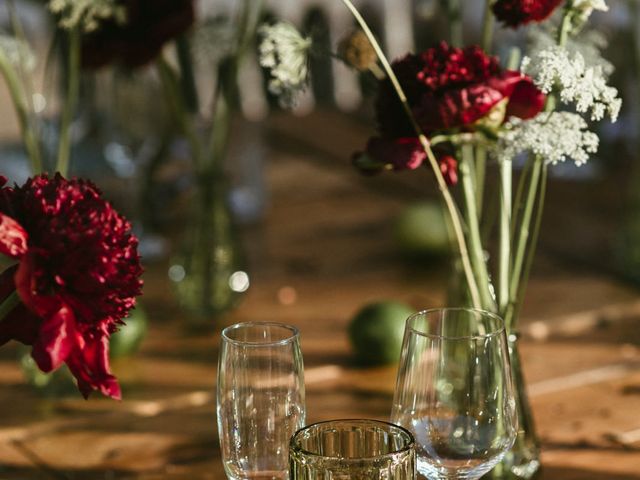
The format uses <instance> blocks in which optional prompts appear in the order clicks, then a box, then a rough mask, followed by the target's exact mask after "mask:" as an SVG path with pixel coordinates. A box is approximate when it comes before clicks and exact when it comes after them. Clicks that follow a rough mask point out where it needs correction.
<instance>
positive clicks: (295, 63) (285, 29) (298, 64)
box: [258, 22, 311, 107]
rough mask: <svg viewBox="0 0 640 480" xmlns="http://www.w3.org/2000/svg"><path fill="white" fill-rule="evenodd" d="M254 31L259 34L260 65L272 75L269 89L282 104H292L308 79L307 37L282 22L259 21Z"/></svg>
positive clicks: (309, 45) (309, 42) (308, 42)
mask: <svg viewBox="0 0 640 480" xmlns="http://www.w3.org/2000/svg"><path fill="white" fill-rule="evenodd" d="M258 34H259V35H260V36H261V37H262V41H261V42H260V47H259V51H260V65H262V66H263V67H265V68H267V69H269V71H270V73H271V77H272V78H271V80H270V81H269V91H270V92H271V93H273V94H274V95H277V96H278V97H279V99H280V103H281V104H282V105H283V106H286V107H289V106H292V105H294V104H295V100H296V96H297V94H298V93H300V92H302V91H303V90H304V89H305V88H306V86H307V83H308V78H309V66H308V54H309V49H310V48H311V39H310V38H306V37H303V36H302V35H301V34H300V32H298V30H297V29H296V28H295V27H294V26H293V25H291V24H289V23H285V22H278V23H276V24H274V25H263V26H262V27H260V29H259V30H258Z"/></svg>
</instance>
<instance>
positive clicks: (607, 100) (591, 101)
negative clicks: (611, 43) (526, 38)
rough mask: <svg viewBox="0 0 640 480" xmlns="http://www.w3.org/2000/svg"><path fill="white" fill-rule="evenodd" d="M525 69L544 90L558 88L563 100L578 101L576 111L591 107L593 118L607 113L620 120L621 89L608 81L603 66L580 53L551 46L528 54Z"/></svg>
mask: <svg viewBox="0 0 640 480" xmlns="http://www.w3.org/2000/svg"><path fill="white" fill-rule="evenodd" d="M522 71H523V72H526V73H528V74H530V75H531V76H532V77H533V78H534V82H535V83H536V85H537V86H538V87H539V88H540V90H542V91H543V92H545V93H550V92H551V91H553V90H554V89H555V90H557V92H558V93H559V96H560V100H561V101H562V102H564V103H573V104H575V108H576V111H578V112H580V113H585V112H588V111H590V112H591V119H592V120H602V119H603V118H604V116H605V114H608V115H609V117H610V118H611V121H612V122H615V121H616V120H617V118H618V114H619V112H620V107H621V106H622V100H621V99H620V98H619V97H618V90H617V89H616V88H614V87H611V86H609V85H608V83H607V81H608V76H607V75H606V74H605V72H604V69H603V67H602V66H601V65H595V66H588V65H587V64H586V62H585V59H584V57H583V56H582V54H581V53H579V52H574V53H573V54H570V53H569V52H568V50H567V49H566V48H562V47H558V46H553V47H549V48H547V49H546V50H543V51H541V52H538V53H537V55H536V56H535V57H534V58H530V57H525V58H524V59H523V62H522Z"/></svg>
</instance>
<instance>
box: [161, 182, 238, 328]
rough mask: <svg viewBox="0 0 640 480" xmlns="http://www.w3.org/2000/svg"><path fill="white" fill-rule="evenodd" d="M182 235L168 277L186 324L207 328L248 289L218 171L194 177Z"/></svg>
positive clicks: (226, 198)
mask: <svg viewBox="0 0 640 480" xmlns="http://www.w3.org/2000/svg"><path fill="white" fill-rule="evenodd" d="M198 182H199V185H198V191H197V193H196V195H195V201H194V203H193V206H192V208H193V210H192V215H191V217H190V219H189V222H188V225H187V227H186V231H185V232H184V236H183V237H184V239H183V242H182V246H181V247H180V249H179V251H178V252H177V253H176V254H175V255H174V257H173V259H172V261H171V266H170V268H169V277H170V279H171V280H172V281H173V282H174V284H175V289H176V293H177V297H178V302H179V303H180V305H181V306H182V307H183V308H184V309H185V311H186V312H187V313H188V315H187V317H188V326H189V327H191V328H207V327H211V326H213V325H214V322H215V320H216V319H217V318H218V317H220V316H221V315H223V314H224V313H226V312H228V311H229V310H231V309H232V308H234V307H235V306H237V305H238V303H239V301H240V299H241V298H242V295H243V293H244V292H245V291H246V290H247V289H248V287H249V276H248V274H247V273H246V269H245V266H244V265H245V261H244V254H243V252H242V247H241V244H240V242H239V237H238V235H237V230H236V227H235V225H234V222H233V219H232V215H231V211H230V208H229V202H228V191H229V188H228V184H227V180H226V178H225V176H224V175H223V174H222V173H217V174H216V175H214V176H212V177H209V178H208V179H206V178H201V179H198Z"/></svg>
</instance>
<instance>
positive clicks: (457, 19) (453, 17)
mask: <svg viewBox="0 0 640 480" xmlns="http://www.w3.org/2000/svg"><path fill="white" fill-rule="evenodd" d="M444 2H445V8H446V11H447V17H448V18H449V41H450V42H451V45H453V46H454V47H462V46H463V45H464V35H463V25H462V20H463V18H462V0H444Z"/></svg>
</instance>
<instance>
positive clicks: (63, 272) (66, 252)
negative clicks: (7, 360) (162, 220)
mask: <svg viewBox="0 0 640 480" xmlns="http://www.w3.org/2000/svg"><path fill="white" fill-rule="evenodd" d="M5 182H6V180H5V179H1V180H0V186H1V187H2V188H0V253H2V254H4V255H7V256H9V257H11V258H14V259H17V260H18V264H17V265H15V266H13V267H11V268H10V269H8V270H6V271H5V272H3V273H2V275H0V300H2V301H8V297H9V296H10V295H12V294H13V293H14V292H16V293H17V295H18V298H19V300H20V303H18V304H17V306H16V307H15V308H13V309H12V310H11V311H10V312H9V313H8V314H7V315H6V316H5V317H4V318H2V319H0V345H3V344H4V343H6V342H8V341H9V340H11V339H14V340H18V341H20V342H22V343H24V344H27V345H32V346H33V350H32V356H33V359H34V360H35V361H36V363H37V365H38V367H39V368H40V369H41V370H42V371H44V372H50V371H53V370H55V369H57V368H58V367H59V366H60V365H61V364H62V363H66V364H67V365H68V367H69V369H70V371H71V373H73V375H74V376H75V377H76V379H77V381H78V387H79V389H80V391H81V392H82V394H83V395H84V396H85V397H87V396H88V395H89V393H90V392H91V391H92V390H100V391H101V392H102V393H103V394H104V395H107V396H110V397H113V398H120V387H119V385H118V381H117V380H116V378H115V377H114V376H113V375H111V373H110V370H109V336H110V335H111V334H112V333H114V332H115V331H116V330H117V328H118V325H120V324H122V319H123V318H125V317H126V316H127V314H128V312H129V310H130V309H131V308H132V307H133V306H134V305H135V298H136V296H137V295H139V294H140V293H141V287H142V281H141V280H140V278H139V277H140V275H141V273H142V268H141V266H140V258H139V256H138V252H137V244H138V242H137V239H136V238H135V237H134V236H133V235H132V234H131V233H130V225H129V223H128V222H127V221H126V220H125V219H124V218H123V217H122V216H120V215H119V214H118V213H117V212H116V211H115V210H114V209H113V208H112V207H111V205H110V204H109V203H107V202H106V201H105V200H103V199H102V198H101V197H100V191H99V190H98V189H97V188H96V187H95V185H93V184H92V183H91V182H88V181H85V180H78V179H72V180H66V179H64V178H63V177H62V176H60V175H59V174H58V175H56V176H55V177H54V178H49V177H48V176H47V175H40V176H37V177H34V178H32V179H30V180H28V181H27V183H25V185H24V186H22V187H15V188H10V187H4V186H3V185H4V184H5Z"/></svg>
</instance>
